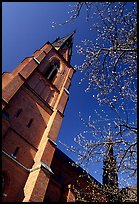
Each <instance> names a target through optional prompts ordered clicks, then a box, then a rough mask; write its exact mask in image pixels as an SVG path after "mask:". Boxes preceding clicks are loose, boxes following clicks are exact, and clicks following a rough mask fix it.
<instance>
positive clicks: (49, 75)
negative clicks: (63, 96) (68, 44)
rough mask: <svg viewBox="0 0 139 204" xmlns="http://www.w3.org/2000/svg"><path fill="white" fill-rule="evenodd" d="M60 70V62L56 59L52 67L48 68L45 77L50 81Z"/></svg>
mask: <svg viewBox="0 0 139 204" xmlns="http://www.w3.org/2000/svg"><path fill="white" fill-rule="evenodd" d="M58 71H59V63H58V62H56V61H52V62H51V64H50V67H49V68H48V69H47V71H46V73H45V77H46V79H47V80H48V81H50V82H52V81H53V80H54V78H55V76H56V74H57V72H58Z"/></svg>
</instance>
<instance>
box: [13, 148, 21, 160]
mask: <svg viewBox="0 0 139 204" xmlns="http://www.w3.org/2000/svg"><path fill="white" fill-rule="evenodd" d="M19 149H20V148H19V147H16V149H15V151H14V153H13V154H11V156H12V157H14V158H16V155H17V153H18V151H19Z"/></svg>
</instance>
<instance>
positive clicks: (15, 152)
mask: <svg viewBox="0 0 139 204" xmlns="http://www.w3.org/2000/svg"><path fill="white" fill-rule="evenodd" d="M72 37H73V34H72V35H69V36H67V37H65V38H62V39H59V40H57V41H54V43H52V44H51V43H49V42H47V43H46V44H45V45H44V46H42V47H41V48H40V49H39V50H37V51H35V52H34V53H33V55H32V56H31V57H28V58H25V59H24V60H23V61H22V62H21V63H20V64H19V65H18V66H17V67H16V68H15V69H14V70H13V72H12V73H8V72H5V73H3V75H2V110H3V118H2V143H3V144H2V179H3V186H2V191H3V194H2V202H43V201H56V202H59V201H66V202H71V201H75V200H76V199H77V198H76V196H75V192H74V191H73V188H72V187H73V185H75V181H76V180H77V178H78V176H79V174H80V172H79V171H76V170H75V168H71V166H69V164H68V161H69V160H68V159H66V160H64V158H68V157H66V156H65V155H64V154H63V153H61V152H60V150H59V151H58V150H57V151H55V149H56V139H57V136H58V132H59V129H60V126H61V123H62V120H63V117H64V110H65V107H66V103H67V101H68V97H69V92H68V89H69V87H70V84H71V79H72V76H73V74H74V69H73V67H72V66H71V65H70V63H69V61H70V57H71V56H69V47H67V44H66V43H67V41H68V42H69V41H72ZM71 45H72V43H71ZM54 153H55V154H54ZM57 153H58V154H57ZM58 155H61V156H62V158H63V159H61V158H59V156H58ZM53 173H54V174H53ZM60 175H62V177H61V178H63V180H62V182H61V181H59V180H58V179H59V178H58V176H60ZM81 183H82V187H83V186H84V187H85V186H86V185H87V183H86V180H84V179H83V180H81ZM95 192H96V194H98V197H100V195H102V194H101V193H100V190H99V188H96V189H95ZM105 200H106V198H105V196H104V195H103V198H102V200H101V201H105Z"/></svg>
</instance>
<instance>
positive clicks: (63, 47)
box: [52, 31, 76, 63]
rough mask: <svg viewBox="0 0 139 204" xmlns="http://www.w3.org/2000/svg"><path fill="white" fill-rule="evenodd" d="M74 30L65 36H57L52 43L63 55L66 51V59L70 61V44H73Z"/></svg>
mask: <svg viewBox="0 0 139 204" xmlns="http://www.w3.org/2000/svg"><path fill="white" fill-rule="evenodd" d="M75 32H76V31H73V32H72V33H71V34H68V35H66V36H65V37H62V38H60V37H57V38H56V40H55V41H54V42H52V45H53V46H54V47H55V49H56V50H58V51H59V52H60V53H61V54H62V55H63V56H64V54H65V53H66V52H67V56H68V57H65V56H66V55H65V56H64V57H65V58H66V60H67V61H68V62H69V63H70V59H71V56H72V46H73V38H74V34H75Z"/></svg>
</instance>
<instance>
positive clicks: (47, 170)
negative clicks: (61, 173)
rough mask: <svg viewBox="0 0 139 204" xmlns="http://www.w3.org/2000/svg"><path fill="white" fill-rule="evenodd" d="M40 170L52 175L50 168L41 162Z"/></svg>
mask: <svg viewBox="0 0 139 204" xmlns="http://www.w3.org/2000/svg"><path fill="white" fill-rule="evenodd" d="M41 168H42V169H43V170H44V171H46V173H48V174H50V175H52V174H54V173H53V172H52V170H51V168H50V166H48V165H47V164H45V163H44V162H41Z"/></svg>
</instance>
